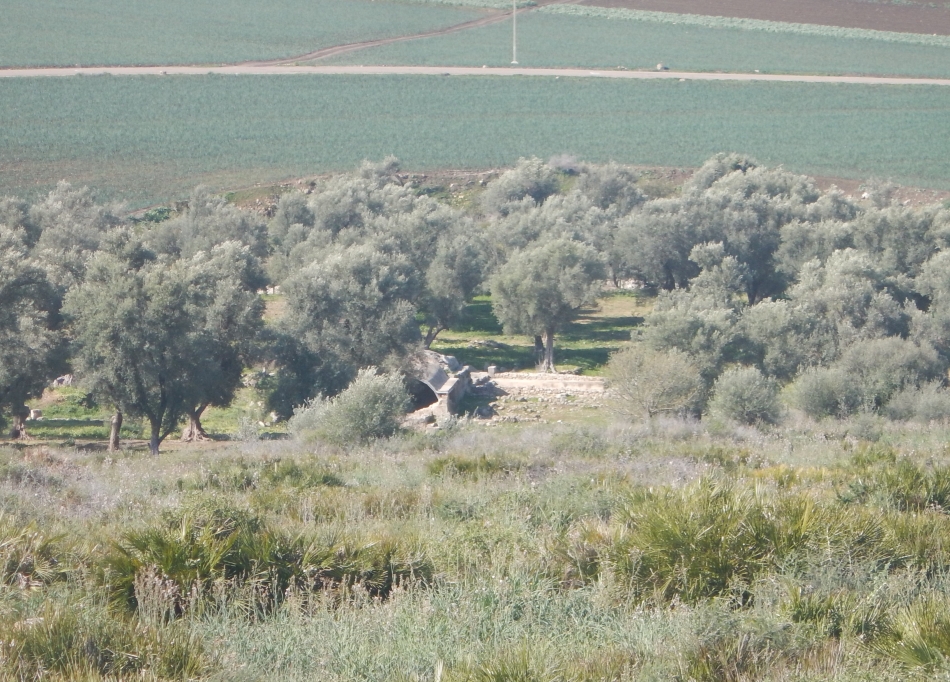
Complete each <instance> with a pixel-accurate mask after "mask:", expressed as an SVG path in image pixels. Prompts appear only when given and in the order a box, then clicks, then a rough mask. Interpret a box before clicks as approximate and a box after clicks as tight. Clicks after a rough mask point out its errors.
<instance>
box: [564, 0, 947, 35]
mask: <svg viewBox="0 0 950 682" xmlns="http://www.w3.org/2000/svg"><path fill="white" fill-rule="evenodd" d="M579 4H581V5H590V6H593V7H621V8H625V9H638V10H650V11H654V12H675V13H679V14H702V15H706V16H715V17H735V18H740V19H761V20H765V21H790V22H794V23H799V24H818V25H820V26H843V27H845V28H864V29H870V30H873V31H897V32H899V33H926V34H934V35H950V8H948V7H944V6H940V7H932V6H927V5H924V4H918V3H907V4H904V3H901V4H888V3H884V2H881V3H877V2H862V1H861V0H769V2H761V1H760V0H581V2H580V3H579Z"/></svg>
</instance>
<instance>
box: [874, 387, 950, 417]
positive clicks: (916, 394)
mask: <svg viewBox="0 0 950 682" xmlns="http://www.w3.org/2000/svg"><path fill="white" fill-rule="evenodd" d="M886 412H887V415H888V416H889V417H890V418H891V419H903V420H908V419H913V420H915V421H919V422H922V423H924V424H926V423H928V422H931V421H945V420H947V419H950V391H948V390H947V388H946V387H945V386H943V384H942V383H941V382H939V381H931V382H928V383H926V384H924V385H922V386H920V387H919V388H917V387H908V388H905V389H904V390H903V391H901V392H900V393H898V394H896V395H894V396H893V397H892V398H891V400H890V402H889V403H888V404H887V408H886Z"/></svg>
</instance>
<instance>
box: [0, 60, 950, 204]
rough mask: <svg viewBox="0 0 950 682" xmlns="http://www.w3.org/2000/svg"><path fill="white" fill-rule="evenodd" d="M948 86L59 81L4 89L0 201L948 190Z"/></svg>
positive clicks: (10, 84)
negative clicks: (642, 169) (717, 158)
mask: <svg viewBox="0 0 950 682" xmlns="http://www.w3.org/2000/svg"><path fill="white" fill-rule="evenodd" d="M948 111H950V89H948V88H939V87H925V86H909V87H893V86H857V85H823V84H798V83H703V82H682V83H681V82H678V81H663V82H649V81H626V82H622V81H605V80H597V79H584V80H579V79H578V80H574V79H561V80H555V79H553V78H482V77H471V78H461V77H443V76H428V77H412V76H392V77H375V76H365V77H363V76H361V77H335V76H286V77H268V76H196V77H168V78H154V77H152V78H149V77H141V78H132V77H128V78H126V77H121V78H119V77H113V76H97V77H73V78H63V79H10V80H5V81H3V82H0V195H9V194H15V195H20V196H29V195H35V194H37V193H39V192H43V191H45V190H47V189H48V188H49V187H50V186H52V185H53V184H55V183H56V182H57V181H59V180H60V179H63V178H66V179H69V180H70V181H72V182H74V183H75V184H80V185H90V186H92V187H95V188H98V189H99V190H100V191H101V192H102V195H103V196H104V197H113V198H122V199H126V200H128V201H129V202H130V203H131V205H133V206H142V205H147V204H151V203H155V202H161V201H167V200H170V199H173V198H178V197H181V196H183V195H184V194H186V193H187V192H188V191H189V190H190V189H191V188H192V187H194V186H195V185H196V184H198V183H206V184H208V185H210V186H212V187H219V188H224V187H228V188H233V187H235V186H241V185H242V184H252V183H254V182H273V181H277V180H280V179H284V178H289V177H295V176H301V175H305V174H310V173H319V172H325V171H332V170H346V169H350V168H353V167H354V166H356V165H357V164H358V163H359V162H360V161H361V160H362V159H366V158H370V159H379V158H382V157H383V156H385V155H387V154H395V155H397V156H398V157H400V158H401V159H402V160H403V163H404V166H405V167H406V168H413V169H434V168H445V167H456V168H464V167H493V166H501V165H506V164H511V163H512V162H514V161H516V160H517V159H518V158H519V157H521V156H530V155H537V156H540V157H542V158H546V157H548V156H550V155H553V154H562V153H569V154H575V155H577V156H578V157H580V158H582V159H585V160H588V161H607V160H610V159H613V160H616V161H618V162H624V163H636V164H644V165H658V166H697V165H699V164H700V163H702V162H703V161H704V160H705V159H707V158H709V157H710V156H711V155H713V154H715V153H717V152H720V151H742V152H745V153H748V154H751V155H754V156H755V157H757V158H758V159H759V160H760V161H761V162H763V163H767V164H770V165H777V164H784V165H785V166H786V167H787V168H788V169H790V170H794V171H797V172H804V173H811V174H816V175H826V176H835V177H845V178H855V179H866V178H868V177H872V176H876V177H890V178H893V179H894V180H895V181H897V182H900V183H903V184H908V185H915V186H921V187H933V188H950V154H948V146H950V141H948V138H947V136H946V135H945V134H944V133H945V132H946V129H947V121H948V118H947V117H948Z"/></svg>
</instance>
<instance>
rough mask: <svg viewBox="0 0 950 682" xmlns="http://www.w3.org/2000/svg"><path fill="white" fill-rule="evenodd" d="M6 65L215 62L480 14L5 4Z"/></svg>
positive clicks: (297, 5)
mask: <svg viewBox="0 0 950 682" xmlns="http://www.w3.org/2000/svg"><path fill="white" fill-rule="evenodd" d="M3 11H4V19H3V22H0V66H55V65H64V66H72V65H74V64H82V65H85V66H90V65H101V64H109V65H118V64H128V65H135V64H211V63H221V62H235V61H242V60H251V59H271V58H276V57H291V56H294V55H298V54H304V53H306V52H312V51H313V50H318V49H320V48H322V47H330V46H333V45H340V44H343V43H351V42H358V41H362V40H374V39H378V38H389V37H393V36H398V35H405V34H411V33H421V32H423V31H426V30H433V29H438V28H443V27H445V26H451V25H453V24H459V23H462V22H464V21H467V20H469V19H473V18H475V17H477V16H479V14H478V13H477V12H473V11H471V10H463V9H460V8H457V7H454V8H453V7H424V6H419V5H410V4H405V3H399V2H386V1H381V2H371V1H370V0H347V2H345V3H341V2H339V1H338V0H275V2H270V3H267V5H266V6H265V5H262V4H260V3H255V2H251V1H249V0H239V1H238V2H230V3H228V5H227V8H226V9H222V8H221V6H220V4H219V3H215V2H212V1H211V0H197V1H188V0H172V1H170V2H161V3H128V2H122V1H121V0H90V1H88V2H77V1H76V0H59V1H57V2H52V3H50V2H28V1H26V0H15V1H13V2H6V3H4V7H3Z"/></svg>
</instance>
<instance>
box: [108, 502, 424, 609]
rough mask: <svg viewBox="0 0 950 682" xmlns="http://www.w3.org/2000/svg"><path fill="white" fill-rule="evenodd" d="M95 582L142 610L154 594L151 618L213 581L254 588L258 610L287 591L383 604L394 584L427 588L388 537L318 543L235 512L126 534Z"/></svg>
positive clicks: (410, 556)
mask: <svg viewBox="0 0 950 682" xmlns="http://www.w3.org/2000/svg"><path fill="white" fill-rule="evenodd" d="M102 569H103V570H102V573H101V574H102V579H103V581H104V582H105V583H106V584H107V585H108V586H109V588H110V590H111V591H112V594H113V598H114V600H115V601H116V602H118V603H121V604H125V605H128V606H130V607H133V608H139V609H141V608H142V606H143V600H142V594H143V591H145V592H147V593H148V594H149V595H150V596H154V595H156V594H160V595H161V598H162V599H164V600H165V604H164V605H158V606H156V605H155V604H152V605H150V606H149V608H150V610H152V611H153V612H164V613H166V614H168V615H169V616H171V617H174V616H176V615H178V614H180V613H182V612H184V610H185V609H186V608H187V600H188V599H189V595H190V593H191V591H192V590H193V589H195V588H197V589H199V590H202V589H207V588H209V587H210V586H211V584H212V583H213V582H215V581H216V580H227V581H231V583H232V585H240V584H243V583H248V582H252V581H253V582H255V583H256V584H257V585H259V586H260V588H261V589H260V591H259V593H260V595H261V600H262V602H261V604H259V606H261V607H264V608H270V606H272V602H273V601H279V600H280V599H281V598H282V596H283V595H284V594H285V593H286V591H287V590H288V589H289V588H291V587H293V588H298V589H305V590H321V589H328V588H335V587H344V588H348V587H352V586H354V585H360V586H362V587H363V588H364V589H365V590H366V591H367V592H369V593H370V594H371V595H375V596H380V597H385V596H386V595H388V594H389V592H390V591H391V590H392V588H393V587H394V586H395V585H396V584H399V583H410V582H420V581H421V582H424V583H425V582H428V581H429V579H430V578H431V576H432V567H431V564H430V562H429V559H428V557H427V556H426V555H425V553H423V552H421V551H420V550H417V549H416V548H415V547H413V546H411V545H410V543H406V542H400V541H397V540H394V539H392V538H390V537H379V538H374V539H373V540H371V541H363V540H360V539H358V538H345V537H344V538H329V539H327V538H319V537H308V536H304V535H288V534H285V533H282V532H280V531H278V530H275V529H273V528H270V527H268V526H266V525H263V524H262V523H261V522H260V520H259V519H257V518H256V517H253V516H250V515H248V514H244V513H241V512H240V511H232V512H228V511H226V510H219V511H215V512H213V513H211V514H208V515H204V516H203V515H201V514H186V515H184V516H182V517H180V518H178V519H177V520H176V521H174V522H172V523H167V524H165V525H161V526H151V527H147V528H144V529H142V530H139V531H134V532H129V533H126V534H125V535H124V537H123V538H122V540H121V541H120V542H118V543H116V544H115V545H114V546H113V547H112V550H111V552H110V553H109V554H108V556H107V557H106V559H105V561H104V565H103V567H102Z"/></svg>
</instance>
